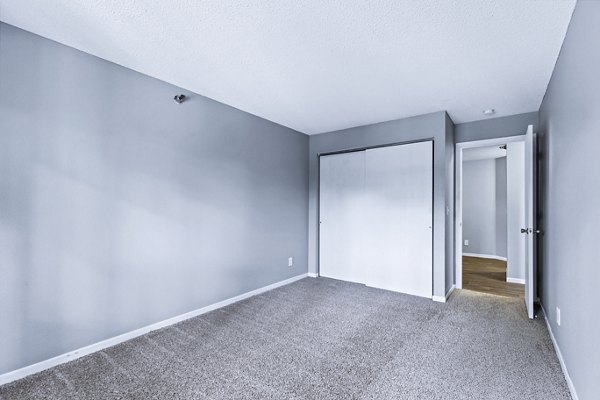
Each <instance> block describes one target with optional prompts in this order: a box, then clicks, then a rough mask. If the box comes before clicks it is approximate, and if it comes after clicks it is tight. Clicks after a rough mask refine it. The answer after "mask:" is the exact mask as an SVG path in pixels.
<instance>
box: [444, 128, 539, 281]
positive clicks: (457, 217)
mask: <svg viewBox="0 0 600 400" xmlns="http://www.w3.org/2000/svg"><path fill="white" fill-rule="evenodd" d="M515 142H523V143H525V135H517V136H506V137H500V138H494V139H483V140H473V141H469V142H460V143H456V151H455V158H454V159H455V161H456V162H455V163H454V165H455V177H454V179H455V190H454V196H455V197H454V204H455V209H454V245H455V247H454V257H455V259H454V274H455V276H454V285H455V287H456V289H462V272H463V265H462V254H463V249H462V242H463V238H462V237H463V235H462V234H463V231H462V214H463V204H462V191H463V190H462V189H463V186H462V183H463V179H462V170H463V150H464V149H472V148H477V147H488V146H497V145H503V144H507V143H515ZM534 189H535V188H534Z"/></svg>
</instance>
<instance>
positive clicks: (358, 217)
mask: <svg viewBox="0 0 600 400" xmlns="http://www.w3.org/2000/svg"><path fill="white" fill-rule="evenodd" d="M364 198H365V152H364V151H357V152H352V153H343V154H334V155H327V156H321V157H320V177H319V229H320V230H319V275H321V276H325V277H328V278H334V279H341V280H345V281H350V282H359V283H364V282H363V276H362V273H361V272H362V269H363V268H364V264H363V261H362V260H363V256H364V251H363V247H362V246H363V235H364V232H363V217H364V212H365V211H364V207H365V204H364Z"/></svg>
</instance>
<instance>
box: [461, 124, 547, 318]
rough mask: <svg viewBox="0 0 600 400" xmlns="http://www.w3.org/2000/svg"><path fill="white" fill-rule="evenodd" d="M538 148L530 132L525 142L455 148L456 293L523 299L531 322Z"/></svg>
mask: <svg viewBox="0 0 600 400" xmlns="http://www.w3.org/2000/svg"><path fill="white" fill-rule="evenodd" d="M533 144H534V134H533V129H532V127H531V126H530V127H529V128H528V130H527V133H526V134H525V135H522V136H512V137H506V138H498V139H490V140H481V141H474V142H465V143H458V144H457V145H456V225H455V227H456V232H455V234H456V248H455V250H456V260H455V265H456V269H455V271H456V276H455V282H456V287H457V288H458V289H469V290H474V291H479V292H485V293H489V294H495V295H500V296H508V297H520V298H523V299H524V301H525V303H526V306H527V312H528V315H529V317H530V318H532V317H533V301H534V293H535V268H534V262H533V253H532V250H531V248H532V247H533V237H534V232H535V229H533V226H532V225H533V224H532V222H531V220H532V215H533V213H534V210H533V193H534V192H533V187H534V184H533V180H532V176H533V167H534V165H535V162H534V156H535V153H534V151H533V148H534V146H533ZM529 153H531V154H529Z"/></svg>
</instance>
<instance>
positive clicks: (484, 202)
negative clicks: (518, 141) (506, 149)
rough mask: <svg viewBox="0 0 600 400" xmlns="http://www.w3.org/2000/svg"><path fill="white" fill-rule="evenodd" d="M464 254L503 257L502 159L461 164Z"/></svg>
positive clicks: (504, 205) (504, 237)
mask: <svg viewBox="0 0 600 400" xmlns="http://www.w3.org/2000/svg"><path fill="white" fill-rule="evenodd" d="M499 160H501V161H500V162H498V161H499ZM497 164H500V165H499V167H498V168H497ZM502 167H504V171H502ZM498 170H500V171H498ZM497 177H499V179H497ZM502 178H504V179H502ZM502 194H503V195H504V196H502ZM502 216H503V217H504V219H502ZM464 240H469V245H468V246H465V245H464ZM463 252H464V253H475V254H483V255H495V256H500V257H506V158H505V157H501V158H498V159H493V158H490V159H484V160H474V161H464V162H463Z"/></svg>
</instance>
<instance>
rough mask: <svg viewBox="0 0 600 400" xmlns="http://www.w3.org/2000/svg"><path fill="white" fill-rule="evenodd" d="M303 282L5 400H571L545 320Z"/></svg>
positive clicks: (129, 346) (463, 295)
mask: <svg viewBox="0 0 600 400" xmlns="http://www.w3.org/2000/svg"><path fill="white" fill-rule="evenodd" d="M521 302H522V300H520V299H516V298H515V299H513V298H508V297H499V296H493V295H487V294H481V293H476V292H470V291H466V290H463V291H460V292H458V291H457V292H455V293H454V294H453V296H452V298H451V300H450V302H448V303H446V304H440V303H434V302H432V301H431V300H427V299H421V298H417V297H413V296H407V295H402V294H397V293H393V292H388V291H383V290H378V289H372V288H367V287H365V286H361V285H357V284H352V283H346V282H340V281H335V280H331V279H326V278H317V279H314V278H307V279H303V280H301V281H298V282H296V283H293V284H291V285H288V286H285V287H282V288H279V289H276V290H273V291H271V292H267V293H264V294H262V295H259V296H256V297H253V298H250V299H248V300H245V301H242V302H239V303H236V304H234V305H231V306H229V307H226V308H223V309H220V310H216V311H213V312H211V313H208V314H204V315H202V316H200V317H196V318H193V319H190V320H187V321H184V322H182V323H179V324H177V325H173V326H171V327H168V328H164V329H162V330H158V331H154V332H151V333H149V334H146V335H144V336H141V337H139V338H136V339H133V340H130V341H128V342H125V343H122V344H120V345H117V346H114V347H111V348H109V349H106V350H104V351H100V352H98V353H94V354H91V355H89V356H86V357H84V358H81V359H79V360H75V361H72V362H70V363H68V364H64V365H61V366H58V367H55V368H53V369H50V370H47V371H44V372H41V373H39V374H36V375H33V376H30V377H28V378H25V379H23V380H20V381H17V382H13V383H11V384H8V385H5V386H2V387H0V398H1V399H4V400H8V399H278V400H282V399H503V400H505V399H544V400H551V399H568V398H570V397H569V394H568V389H567V386H566V382H565V379H564V377H563V375H562V372H561V370H560V366H559V363H558V360H557V358H556V354H555V352H554V349H553V347H552V342H551V340H550V337H549V336H548V332H547V330H546V327H545V324H544V321H543V319H541V318H542V317H540V319H536V320H533V321H529V320H528V319H527V317H526V314H525V310H524V306H523V305H522V304H521Z"/></svg>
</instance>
